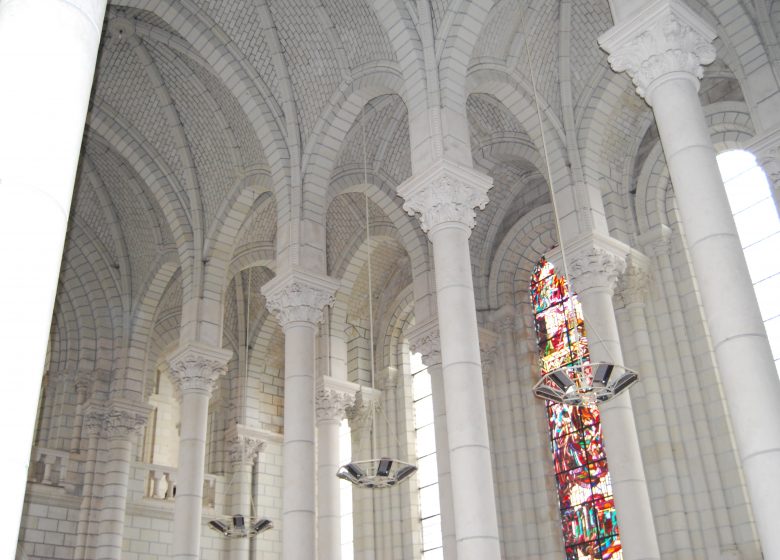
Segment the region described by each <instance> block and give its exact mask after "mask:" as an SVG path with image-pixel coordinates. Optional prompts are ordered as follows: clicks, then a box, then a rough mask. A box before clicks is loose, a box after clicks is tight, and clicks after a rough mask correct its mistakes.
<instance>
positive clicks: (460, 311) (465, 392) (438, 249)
mask: <svg viewBox="0 0 780 560" xmlns="http://www.w3.org/2000/svg"><path fill="white" fill-rule="evenodd" d="M491 186H492V181H491V180H490V178H488V177H486V176H485V175H482V174H480V173H477V172H476V171H473V170H471V169H468V168H464V167H461V166H459V165H456V164H454V163H452V162H449V161H446V160H441V161H439V162H437V163H435V164H434V165H432V166H431V167H430V168H428V169H427V170H426V171H424V172H423V173H421V174H419V175H416V176H414V177H412V178H411V179H409V180H408V181H407V182H405V183H403V184H402V185H401V186H399V187H398V194H399V195H401V196H402V197H403V198H404V199H405V200H406V202H405V204H404V209H405V210H406V211H407V212H409V213H410V214H415V213H420V214H421V217H420V221H421V225H422V229H423V231H425V232H426V233H427V234H428V238H429V239H430V240H431V243H432V244H433V259H434V267H435V279H436V303H437V308H438V319H439V333H440V337H441V338H440V340H441V354H442V375H443V380H444V400H445V406H446V409H447V410H448V411H457V413H456V414H452V413H450V414H447V435H448V443H449V457H450V467H451V471H452V496H453V508H454V511H455V538H456V542H457V551H458V557H459V558H480V559H482V560H492V559H496V560H497V559H498V558H500V557H501V550H500V545H499V541H498V517H497V513H496V501H495V496H494V489H493V467H492V464H491V460H490V441H489V436H488V425H487V414H486V411H485V394H484V387H483V384H482V366H481V363H480V353H479V333H478V328H477V313H476V305H475V302H474V287H473V284H472V277H471V257H470V254H469V243H468V239H469V236H470V234H471V229H472V228H473V227H474V223H475V212H474V208H475V207H480V208H484V207H485V205H486V204H487V202H488V199H487V195H486V193H487V190H488V189H489V188H490V187H491Z"/></svg>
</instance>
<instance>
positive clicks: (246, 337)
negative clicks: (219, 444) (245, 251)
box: [241, 268, 252, 424]
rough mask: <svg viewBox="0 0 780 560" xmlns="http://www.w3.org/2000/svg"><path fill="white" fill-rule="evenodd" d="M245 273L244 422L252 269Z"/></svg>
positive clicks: (244, 413)
mask: <svg viewBox="0 0 780 560" xmlns="http://www.w3.org/2000/svg"><path fill="white" fill-rule="evenodd" d="M247 273H248V275H249V278H248V279H247V281H246V294H244V299H245V300H246V313H245V314H244V322H245V323H246V324H245V325H244V327H245V331H246V332H245V333H244V383H243V391H242V393H243V395H242V398H241V400H242V406H241V423H242V424H246V409H247V406H248V405H249V330H250V321H249V311H250V309H251V307H252V305H251V301H252V269H251V268H250V269H248V270H247Z"/></svg>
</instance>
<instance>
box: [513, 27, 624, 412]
mask: <svg viewBox="0 0 780 560" xmlns="http://www.w3.org/2000/svg"><path fill="white" fill-rule="evenodd" d="M521 18H522V27H523V43H524V45H525V55H526V59H527V60H528V74H529V76H530V78H531V88H532V90H533V95H534V104H535V106H536V116H537V119H538V121H539V131H540V134H541V140H542V151H543V152H544V160H545V164H546V166H547V184H548V188H549V191H550V202H551V205H552V210H553V219H554V220H555V228H556V232H557V235H558V243H559V246H560V250H561V261H562V262H563V276H564V279H565V281H566V283H567V284H568V283H569V282H568V280H569V269H568V265H567V262H566V251H565V250H564V247H563V235H562V234H561V222H560V219H559V213H558V205H557V203H556V200H555V189H554V188H553V182H552V181H553V173H552V169H551V168H550V155H549V152H548V149H547V142H546V140H545V135H544V122H543V121H542V111H541V108H540V104H539V94H538V92H537V89H536V79H535V78H534V73H533V69H532V68H531V52H530V49H529V47H528V31H527V29H526V25H525V16H524V15H523V14H521ZM583 315H584V311H583ZM590 330H591V332H593V333H594V334H595V335H596V337H598V333H597V332H596V330H595V329H594V328H593V327H592V325H591V327H590ZM598 338H600V337H598ZM606 350H607V353H609V349H606ZM610 357H611V356H610ZM638 380H639V374H638V373H637V372H636V371H633V370H631V369H628V368H626V367H624V366H622V365H617V364H611V363H605V362H593V363H589V362H588V363H578V364H571V365H566V366H563V367H560V368H557V369H554V370H553V371H551V372H549V373H547V374H545V375H544V376H542V378H541V379H540V380H539V381H538V382H537V383H536V385H534V388H533V393H534V395H535V396H536V397H538V398H540V399H544V400H548V401H554V402H557V403H562V404H568V405H573V406H591V405H596V404H598V403H603V402H606V401H609V400H610V399H613V398H614V397H616V396H618V395H619V394H620V393H622V392H623V391H625V390H626V389H628V388H629V387H630V386H631V385H633V384H634V383H636V382H637V381H638Z"/></svg>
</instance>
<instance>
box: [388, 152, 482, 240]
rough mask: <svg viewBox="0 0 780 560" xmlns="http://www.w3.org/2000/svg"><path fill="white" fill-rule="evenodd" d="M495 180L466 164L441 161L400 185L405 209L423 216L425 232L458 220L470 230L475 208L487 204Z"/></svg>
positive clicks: (421, 222) (421, 218)
mask: <svg viewBox="0 0 780 560" xmlns="http://www.w3.org/2000/svg"><path fill="white" fill-rule="evenodd" d="M492 186H493V179H491V178H490V177H488V176H487V175H484V174H482V173H479V172H477V171H475V170H473V169H470V168H467V167H461V166H460V165H458V164H456V163H453V162H450V161H447V160H440V161H438V162H437V163H435V164H433V165H432V166H431V167H429V168H428V169H426V170H425V171H423V172H422V173H420V174H418V175H415V176H413V177H411V178H410V179H408V180H407V181H405V182H404V183H402V184H401V185H400V186H399V187H398V194H399V195H400V196H401V197H402V198H403V199H404V200H405V202H404V210H406V212H407V213H408V214H409V215H410V216H414V215H415V214H419V215H420V224H421V226H422V230H423V231H424V232H425V233H429V232H430V231H431V230H432V229H434V228H435V227H436V226H439V225H442V224H445V223H459V224H462V225H464V226H466V227H467V228H468V229H472V228H473V227H474V224H475V221H476V212H475V210H474V209H475V208H479V209H483V208H485V205H486V204H487V203H488V197H487V191H488V190H490V188H491V187H492Z"/></svg>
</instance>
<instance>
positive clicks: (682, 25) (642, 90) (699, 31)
mask: <svg viewBox="0 0 780 560" xmlns="http://www.w3.org/2000/svg"><path fill="white" fill-rule="evenodd" d="M714 38H715V32H714V31H713V30H712V29H711V28H710V27H709V25H708V24H707V23H706V22H705V21H704V20H703V19H702V18H701V17H700V16H699V15H698V14H696V13H695V12H693V11H692V10H691V9H690V8H688V7H687V6H686V5H685V4H684V3H682V2H680V1H679V0H656V1H654V2H652V3H650V4H648V5H647V6H646V7H645V8H643V9H642V10H641V11H640V12H639V13H638V14H637V15H636V17H634V18H632V19H630V20H628V21H625V22H621V23H620V24H619V25H617V26H615V27H614V28H613V29H611V30H610V31H608V32H607V33H606V34H605V35H603V36H602V37H601V38H600V42H601V44H602V46H603V48H604V49H605V50H607V52H609V53H611V54H610V57H609V62H610V64H611V65H612V68H613V69H614V70H615V71H618V72H622V71H626V72H628V74H629V75H630V76H631V77H632V79H633V81H634V83H635V84H636V85H637V93H638V94H639V95H641V96H643V97H644V98H645V100H646V101H647V102H648V104H649V105H650V106H651V107H652V108H653V113H654V115H655V120H656V123H657V124H658V132H659V136H660V140H661V145H662V146H663V149H664V154H665V156H666V162H667V165H668V167H669V175H670V177H671V179H672V183H673V184H674V193H675V197H676V199H677V205H678V209H679V212H680V217H681V218H682V224H683V227H684V229H685V237H686V241H687V245H688V251H689V254H690V256H691V261H692V264H693V270H694V272H695V274H696V281H697V284H698V287H699V293H700V294H701V299H702V306H703V309H704V314H705V317H706V319H707V325H708V327H709V331H710V335H711V338H712V345H713V349H714V350H715V359H716V361H717V364H718V370H719V373H720V376H721V380H722V383H723V389H724V394H725V395H726V402H727V405H728V408H729V412H730V416H731V425H732V427H733V430H734V436H735V437H734V439H735V441H736V444H737V450H738V452H739V456H740V459H741V462H742V468H743V471H744V473H745V482H746V485H747V488H748V493H749V494H750V500H751V505H752V509H753V515H754V517H755V521H756V527H757V529H758V535H759V538H760V541H761V549H762V550H763V553H764V556H765V557H766V558H780V531H777V519H776V504H777V503H778V502H780V487H778V486H777V485H772V484H768V483H767V481H768V480H772V479H773V478H774V477H775V476H776V473H778V472H780V429H778V428H780V407H778V406H777V403H778V402H780V379H778V376H777V370H776V368H775V364H774V360H773V358H772V351H771V348H770V346H769V341H768V339H767V336H766V331H765V329H764V325H763V322H762V320H761V313H760V311H759V308H758V303H757V302H756V298H755V295H754V292H753V284H752V281H751V279H750V274H749V273H748V269H747V265H746V264H745V257H744V254H743V252H742V247H741V244H740V241H739V236H738V234H737V230H736V226H735V225H734V219H733V217H732V214H731V208H730V206H729V203H728V198H727V197H726V192H725V189H724V187H723V182H722V180H721V177H720V171H719V169H718V164H717V161H716V159H715V155H716V154H715V149H714V147H713V145H712V140H711V138H710V134H709V130H708V127H707V123H706V120H705V118H704V112H703V110H702V107H701V103H700V101H699V97H698V87H699V79H700V78H701V77H702V73H703V71H702V68H701V65H702V64H709V63H711V62H712V61H713V60H714V59H715V47H714V46H713V45H712V41H713V39H714Z"/></svg>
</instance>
